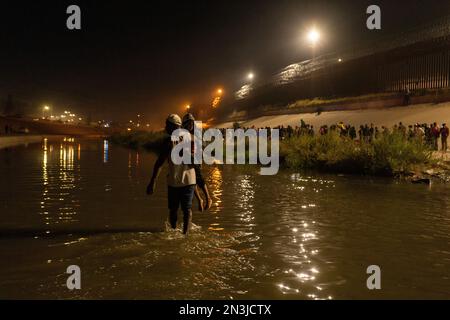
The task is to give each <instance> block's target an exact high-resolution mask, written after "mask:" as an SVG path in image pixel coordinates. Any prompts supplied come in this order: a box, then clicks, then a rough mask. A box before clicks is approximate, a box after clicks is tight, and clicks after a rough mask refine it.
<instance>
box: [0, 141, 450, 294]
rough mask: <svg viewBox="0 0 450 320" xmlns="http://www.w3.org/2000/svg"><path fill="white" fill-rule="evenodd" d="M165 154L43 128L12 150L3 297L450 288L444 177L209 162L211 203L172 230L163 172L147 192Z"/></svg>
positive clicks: (0, 194)
mask: <svg viewBox="0 0 450 320" xmlns="http://www.w3.org/2000/svg"><path fill="white" fill-rule="evenodd" d="M12 159H14V160H13V161H12ZM36 159H39V161H38V162H36ZM154 160H155V157H154V156H153V155H151V154H147V153H140V152H138V151H134V150H125V149H122V148H118V147H115V146H112V145H110V144H109V143H108V142H107V141H106V140H105V141H103V140H102V141H98V142H97V141H91V142H87V141H78V140H77V139H73V138H68V139H64V140H63V141H51V140H47V139H45V140H43V143H42V145H41V146H29V147H28V148H16V149H11V150H1V151H0V163H1V165H0V173H1V174H2V176H3V177H5V178H4V179H3V180H2V181H1V182H0V200H1V201H2V202H1V207H0V208H2V212H1V216H2V218H1V220H0V229H1V230H4V231H3V234H4V235H6V234H9V236H8V237H1V238H0V251H1V252H2V255H3V256H4V258H5V259H4V261H7V263H4V264H2V266H1V267H0V287H2V289H3V290H2V291H1V292H0V297H2V298H10V297H30V298H38V297H51V298H73V297H82V298H192V299H197V298H224V299H230V298H232V299H239V298H250V299H261V298H274V299H335V298H338V299H340V298H348V297H350V298H408V297H409V298H410V297H447V294H448V293H449V292H450V282H449V278H448V275H447V270H449V267H450V252H449V250H448V244H449V243H450V238H449V231H450V217H449V215H448V212H449V210H448V209H449V208H450V202H449V201H448V197H447V196H446V194H447V193H448V191H449V189H448V187H447V186H434V187H433V189H432V190H429V189H427V188H420V187H417V186H411V185H408V184H403V183H393V182H392V181H390V180H383V179H368V178H357V177H339V176H322V175H311V176H309V175H304V174H300V173H292V172H281V173H280V174H278V175H277V176H275V177H264V176H259V175H257V174H256V173H255V172H254V171H252V170H247V169H246V170H241V169H239V168H236V167H227V166H225V167H223V166H205V168H204V170H203V171H204V174H205V177H206V179H207V182H208V186H209V189H210V194H211V196H212V199H213V205H212V208H211V210H210V211H209V212H207V213H200V212H194V223H195V226H194V230H193V232H192V234H191V236H190V237H189V238H188V239H184V237H183V236H182V235H181V234H180V232H179V230H178V231H172V230H166V231H165V222H164V221H165V219H166V215H167V209H166V207H167V200H166V185H165V181H164V180H165V179H164V176H165V174H164V173H162V174H161V176H160V181H159V182H160V183H159V185H158V187H157V191H156V194H155V195H154V196H152V197H147V196H146V195H145V187H146V184H147V182H148V180H149V178H150V174H151V166H152V164H153V162H154ZM12 172H14V174H12ZM18 199H20V201H18ZM194 207H196V206H194ZM3 209H4V210H3ZM17 229H20V230H22V231H23V232H22V231H21V232H20V233H16V236H15V237H11V233H5V232H6V231H7V230H17ZM24 230H25V231H24ZM12 234H13V235H14V234H15V233H14V232H13V233H12ZM405 243H406V244H407V245H405ZM417 252H420V253H421V254H420V255H417V254H416V253H417ZM24 253H26V254H25V255H24ZM70 264H77V265H80V266H81V267H82V270H83V274H84V275H85V276H84V277H85V278H83V286H84V289H83V291H82V292H75V293H74V292H67V291H66V290H64V283H65V279H66V278H65V277H66V275H65V268H66V267H67V266H68V265H70ZM370 264H379V265H380V266H381V267H382V270H387V272H386V274H387V275H386V276H385V277H384V278H383V288H384V290H383V291H382V292H381V293H378V294H377V293H373V292H369V291H367V289H366V287H365V280H366V274H365V271H366V268H367V266H369V265H370ZM402 267H403V268H402ZM36 272H38V273H39V276H37V275H36ZM33 288H38V289H37V290H34V289H33Z"/></svg>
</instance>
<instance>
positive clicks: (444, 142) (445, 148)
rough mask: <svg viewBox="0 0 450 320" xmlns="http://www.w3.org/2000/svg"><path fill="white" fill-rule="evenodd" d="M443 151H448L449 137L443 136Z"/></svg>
mask: <svg viewBox="0 0 450 320" xmlns="http://www.w3.org/2000/svg"><path fill="white" fill-rule="evenodd" d="M441 141H442V151H447V137H442V138H441Z"/></svg>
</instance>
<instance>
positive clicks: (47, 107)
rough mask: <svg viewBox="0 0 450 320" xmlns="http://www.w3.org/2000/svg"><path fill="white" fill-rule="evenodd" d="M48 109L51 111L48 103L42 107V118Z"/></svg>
mask: <svg viewBox="0 0 450 320" xmlns="http://www.w3.org/2000/svg"><path fill="white" fill-rule="evenodd" d="M47 111H50V107H49V106H47V105H46V106H44V107H43V108H42V118H45V112H47Z"/></svg>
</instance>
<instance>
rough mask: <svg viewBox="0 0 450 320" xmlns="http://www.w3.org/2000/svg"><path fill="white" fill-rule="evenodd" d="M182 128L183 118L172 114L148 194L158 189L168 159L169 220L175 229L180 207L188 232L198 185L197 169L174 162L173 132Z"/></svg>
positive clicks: (167, 124) (184, 231)
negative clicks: (162, 170) (172, 157)
mask: <svg viewBox="0 0 450 320" xmlns="http://www.w3.org/2000/svg"><path fill="white" fill-rule="evenodd" d="M180 128H181V118H180V117H179V116H178V115H176V114H171V115H169V117H168V118H167V120H166V128H165V130H166V133H167V134H168V136H167V137H166V138H165V139H164V143H163V147H162V150H161V151H160V154H159V157H158V159H157V160H156V163H155V166H154V168H153V175H152V178H151V180H150V183H149V185H148V187H147V194H148V195H152V194H153V193H154V192H155V189H156V181H157V179H158V176H159V174H160V172H161V168H162V166H163V165H164V163H165V162H166V160H167V161H168V165H169V170H168V174H167V185H168V190H167V191H168V204H169V221H170V226H171V227H172V228H173V229H176V227H177V220H178V209H179V208H180V206H181V210H182V212H183V233H184V234H186V235H187V234H188V232H189V229H190V225H191V220H192V199H193V197H194V191H195V187H196V184H197V182H196V178H195V169H194V168H193V167H192V166H190V165H187V164H174V163H173V161H172V159H171V153H172V149H173V148H174V146H175V145H176V144H177V143H178V142H176V141H175V142H174V141H172V139H171V135H172V133H173V132H174V131H175V130H177V129H180Z"/></svg>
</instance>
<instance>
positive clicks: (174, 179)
mask: <svg viewBox="0 0 450 320" xmlns="http://www.w3.org/2000/svg"><path fill="white" fill-rule="evenodd" d="M169 143H171V144H172V145H171V148H170V150H172V148H173V146H174V145H175V144H176V142H173V141H170V142H169ZM168 162H169V172H168V174H167V184H168V185H169V186H170V187H175V188H179V187H186V186H192V185H195V184H197V181H196V176H195V169H194V168H193V167H192V165H188V164H174V163H173V162H172V158H171V156H170V154H169V160H168Z"/></svg>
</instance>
